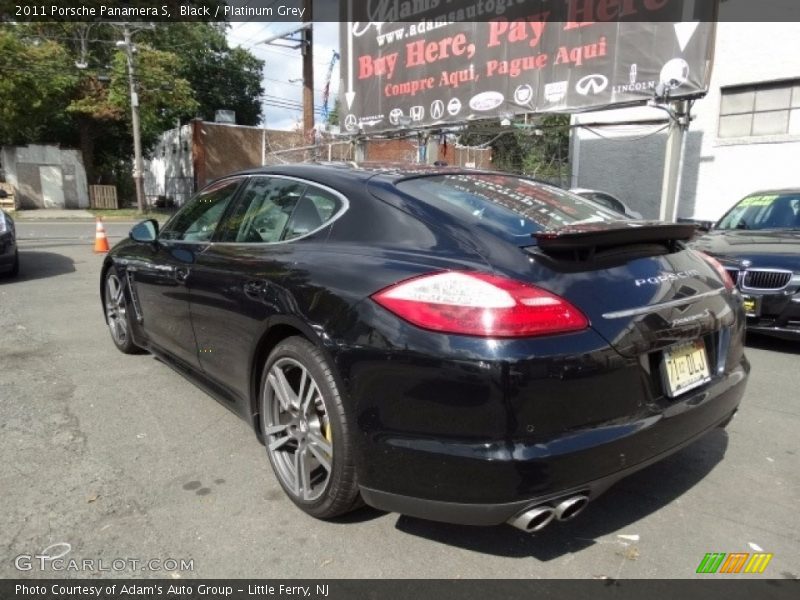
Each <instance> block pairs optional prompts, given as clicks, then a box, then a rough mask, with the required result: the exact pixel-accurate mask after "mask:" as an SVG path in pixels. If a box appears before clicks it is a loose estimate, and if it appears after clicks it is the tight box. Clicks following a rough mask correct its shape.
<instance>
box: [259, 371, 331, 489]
mask: <svg viewBox="0 0 800 600" xmlns="http://www.w3.org/2000/svg"><path fill="white" fill-rule="evenodd" d="M264 393H265V396H266V397H265V398H264V400H265V406H266V414H265V431H264V434H265V435H266V437H267V444H266V445H267V452H268V453H269V455H270V458H271V459H272V463H273V465H275V471H276V473H277V474H278V476H279V477H280V478H281V481H282V483H283V484H284V487H285V488H286V489H287V490H290V491H291V492H292V493H293V494H294V496H295V497H296V498H297V499H298V500H302V501H304V502H313V501H315V500H318V499H319V498H320V497H321V496H322V495H323V494H324V492H325V489H326V487H327V485H328V482H329V481H330V478H331V472H332V464H333V444H332V434H331V426H330V420H329V418H328V413H327V410H326V407H325V402H324V399H323V397H322V393H321V392H320V388H319V385H317V382H316V381H315V380H314V377H313V376H312V375H311V373H310V372H309V370H308V369H307V368H306V367H304V366H303V365H302V364H301V363H300V362H298V361H297V360H295V359H293V358H288V357H284V358H280V359H278V360H277V361H275V363H274V364H273V365H272V367H271V368H270V370H269V372H268V374H267V385H266V386H265V388H264Z"/></svg>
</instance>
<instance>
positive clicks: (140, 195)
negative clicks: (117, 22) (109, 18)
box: [117, 23, 147, 213]
mask: <svg viewBox="0 0 800 600" xmlns="http://www.w3.org/2000/svg"><path fill="white" fill-rule="evenodd" d="M122 33H123V35H124V38H125V39H124V41H121V42H117V47H119V48H123V49H124V50H125V56H126V57H127V59H128V85H129V86H130V92H131V125H132V126H133V182H134V184H135V185H136V206H137V209H138V211H139V212H140V213H144V212H145V211H146V208H147V207H146V206H145V201H144V182H143V179H144V163H143V162H142V136H141V132H140V130H139V127H140V125H139V94H137V93H136V72H135V70H134V65H133V43H132V42H131V30H130V28H129V27H128V24H127V23H125V25H124V27H123V30H122Z"/></svg>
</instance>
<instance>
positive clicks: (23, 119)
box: [0, 2, 263, 185]
mask: <svg viewBox="0 0 800 600" xmlns="http://www.w3.org/2000/svg"><path fill="white" fill-rule="evenodd" d="M201 3H202V2H201ZM226 27H227V25H225V24H210V23H202V22H196V23H163V24H158V25H157V26H156V27H155V28H154V29H153V30H149V29H139V30H138V31H137V33H135V35H134V37H133V41H134V43H135V45H136V46H137V50H138V51H137V53H136V55H135V64H136V70H137V80H138V81H139V90H138V91H139V102H140V116H141V121H142V133H143V136H142V137H143V141H144V145H145V150H146V146H147V145H149V143H152V141H154V140H155V138H156V137H157V136H158V134H160V133H161V132H162V131H163V130H165V129H169V128H171V127H174V125H175V122H176V120H178V119H180V120H182V121H186V120H188V119H191V118H193V117H195V116H203V117H206V118H213V116H214V111H215V110H217V109H221V108H225V109H230V110H234V111H236V113H237V121H238V122H239V123H240V124H249V125H255V124H257V123H258V121H259V119H260V113H261V103H260V95H261V94H262V93H263V90H262V88H261V69H262V67H263V62H262V61H260V60H258V59H256V58H255V57H254V56H252V55H251V54H249V53H248V52H247V51H245V50H241V49H231V48H229V47H228V44H227V41H226V37H225V28H226ZM120 39H122V32H121V29H120V27H119V26H118V25H114V24H111V23H82V22H74V23H72V22H47V23H38V22H37V23H0V68H2V75H0V143H4V144H26V143H58V144H62V145H64V146H79V147H80V149H81V152H82V155H83V159H84V166H85V168H86V171H87V176H88V178H89V181H90V182H93V183H94V182H96V183H117V185H121V184H123V180H124V178H126V177H128V176H129V174H130V161H131V155H132V146H133V143H132V136H131V125H130V93H129V89H128V74H127V65H126V62H125V55H124V53H123V51H122V50H121V49H119V48H118V47H117V45H116V43H117V41H119V40H120Z"/></svg>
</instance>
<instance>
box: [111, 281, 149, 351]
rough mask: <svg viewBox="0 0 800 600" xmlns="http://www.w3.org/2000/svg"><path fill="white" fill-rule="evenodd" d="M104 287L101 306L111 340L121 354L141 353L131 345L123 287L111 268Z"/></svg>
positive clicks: (137, 347)
mask: <svg viewBox="0 0 800 600" xmlns="http://www.w3.org/2000/svg"><path fill="white" fill-rule="evenodd" d="M104 286H105V287H104V290H105V291H104V293H103V304H104V307H105V318H106V324H107V325H108V328H109V330H110V332H111V340H112V341H113V342H114V345H115V346H116V347H117V349H118V350H119V351H120V352H122V353H123V354H139V353H141V352H142V349H141V348H139V346H137V345H136V344H134V343H133V338H132V337H131V318H130V314H129V312H128V299H127V297H126V296H125V286H124V284H123V283H122V280H121V279H120V278H119V276H118V275H117V272H116V271H115V270H114V268H113V267H112V268H110V269H109V270H108V272H107V273H106V276H105V283H104Z"/></svg>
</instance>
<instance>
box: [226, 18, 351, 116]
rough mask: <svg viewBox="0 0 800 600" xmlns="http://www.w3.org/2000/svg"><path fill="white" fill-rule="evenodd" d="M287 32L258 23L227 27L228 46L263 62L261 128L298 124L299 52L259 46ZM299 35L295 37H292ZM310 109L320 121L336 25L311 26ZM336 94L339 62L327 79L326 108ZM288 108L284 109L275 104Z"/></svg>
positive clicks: (278, 25)
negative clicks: (312, 54) (328, 91)
mask: <svg viewBox="0 0 800 600" xmlns="http://www.w3.org/2000/svg"><path fill="white" fill-rule="evenodd" d="M290 28H291V25H290V24H289V23H262V22H249V21H239V22H233V23H231V27H230V28H229V29H228V43H229V44H230V45H231V46H241V47H243V48H246V49H247V50H249V51H250V52H252V53H253V54H254V55H255V56H256V57H258V58H260V59H261V60H263V61H265V65H264V71H263V82H262V83H263V87H264V97H263V98H262V123H261V124H262V125H263V126H265V127H268V128H270V129H286V130H289V129H294V128H295V127H296V126H297V125H298V124H299V123H302V116H303V114H302V108H301V105H302V101H303V83H302V76H303V67H302V65H303V60H302V54H301V50H300V49H299V48H298V49H297V50H293V49H291V48H286V47H279V46H276V45H272V44H270V45H265V44H261V43H260V42H262V41H263V40H265V39H267V38H269V37H272V36H273V35H276V34H279V33H283V32H285V31H287V30H288V29H290ZM297 36H299V34H297V35H296V37H297ZM313 36H314V37H313V51H314V105H315V107H316V109H317V112H316V113H315V116H314V119H315V122H316V123H319V122H320V121H321V119H322V118H321V116H320V114H319V110H320V109H321V107H322V90H323V88H324V87H325V78H326V76H327V73H328V67H329V65H330V62H331V57H332V55H333V52H334V50H335V51H337V52H338V51H339V24H338V23H314V32H313ZM338 94H339V61H337V62H336V65H335V67H334V69H333V75H332V77H331V90H330V99H329V101H328V108H329V109H332V108H333V103H334V101H335V100H336V98H337V96H338ZM287 103H289V104H291V105H292V106H293V108H284V107H279V106H276V104H283V105H285V104H287Z"/></svg>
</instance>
